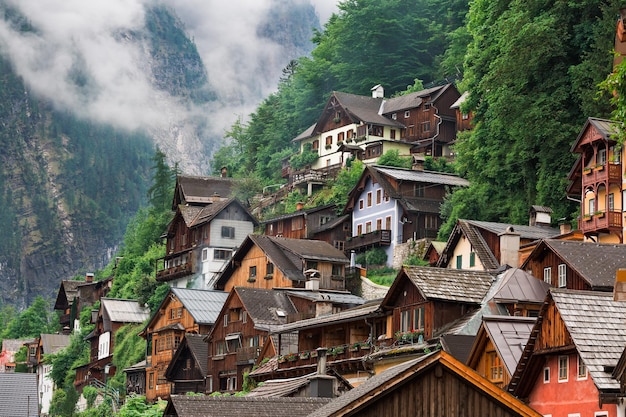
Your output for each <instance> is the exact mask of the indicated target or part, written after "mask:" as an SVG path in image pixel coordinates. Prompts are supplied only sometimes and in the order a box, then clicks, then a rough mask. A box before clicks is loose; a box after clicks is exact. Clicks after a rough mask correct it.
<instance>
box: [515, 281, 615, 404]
mask: <svg viewBox="0 0 626 417" xmlns="http://www.w3.org/2000/svg"><path fill="white" fill-rule="evenodd" d="M551 302H552V303H553V304H554V306H555V308H556V309H557V310H558V313H559V315H560V317H561V320H563V324H564V325H565V328H566V329H567V331H568V333H569V335H570V337H571V338H572V341H573V343H574V347H575V348H576V351H577V352H578V355H579V356H580V357H581V359H582V360H583V362H584V364H585V365H586V367H587V370H588V371H589V375H590V376H591V378H592V380H593V382H594V383H595V385H596V387H597V388H598V390H599V391H600V392H601V393H602V392H603V391H604V392H607V391H608V392H618V391H619V382H618V381H617V380H615V379H614V378H613V376H612V370H613V368H615V366H616V365H617V363H618V361H619V359H620V356H621V354H622V351H623V350H624V346H626V303H624V302H620V301H614V300H613V294H612V293H609V292H601V291H581V290H566V289H561V288H552V289H551V290H550V292H549V293H548V296H547V298H546V302H545V303H544V305H543V307H542V309H541V311H540V312H539V317H538V318H537V322H536V323H535V326H534V327H533V330H532V332H531V335H530V337H529V340H528V343H527V344H526V347H525V348H524V352H523V354H522V357H524V358H527V359H526V361H524V362H526V363H525V365H526V366H522V363H521V362H522V361H520V364H518V366H517V369H516V370H515V373H514V374H513V377H512V378H511V383H510V384H509V388H508V389H509V391H511V392H514V393H515V395H518V396H521V397H525V396H527V395H528V393H529V392H530V390H531V389H532V385H533V384H534V381H535V378H536V375H537V374H538V372H540V370H541V366H543V365H542V364H543V363H544V362H543V361H544V358H543V356H541V358H537V355H533V351H534V347H535V342H536V339H537V336H538V334H539V333H540V332H541V328H542V326H543V325H544V320H543V317H544V315H545V313H546V311H547V309H548V307H549V306H550V305H551ZM545 325H546V326H551V325H553V324H552V323H546V324H545ZM539 362H540V364H539ZM538 364H539V365H538Z"/></svg>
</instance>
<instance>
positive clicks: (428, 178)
mask: <svg viewBox="0 0 626 417" xmlns="http://www.w3.org/2000/svg"><path fill="white" fill-rule="evenodd" d="M374 168H376V170H378V171H380V172H382V173H383V174H385V175H387V176H389V177H391V178H394V179H396V180H402V181H413V182H425V183H430V184H444V185H451V186H458V187H468V186H469V181H468V180H466V179H465V178H461V177H459V176H458V175H454V174H447V173H443V172H434V171H416V170H414V169H406V168H395V167H387V166H380V165H377V166H375V167H374Z"/></svg>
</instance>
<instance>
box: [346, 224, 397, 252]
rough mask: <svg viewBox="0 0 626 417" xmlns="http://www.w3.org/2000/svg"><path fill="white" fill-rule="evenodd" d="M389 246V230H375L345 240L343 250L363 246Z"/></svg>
mask: <svg viewBox="0 0 626 417" xmlns="http://www.w3.org/2000/svg"><path fill="white" fill-rule="evenodd" d="M390 244H391V230H385V229H383V230H375V231H373V232H370V233H365V234H363V235H359V236H353V237H351V238H348V239H347V240H346V245H345V250H346V251H348V250H352V249H359V248H362V247H364V246H381V245H385V246H388V245H390Z"/></svg>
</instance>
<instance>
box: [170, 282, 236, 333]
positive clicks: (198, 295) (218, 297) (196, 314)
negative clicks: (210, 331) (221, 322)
mask: <svg viewBox="0 0 626 417" xmlns="http://www.w3.org/2000/svg"><path fill="white" fill-rule="evenodd" d="M170 291H172V293H173V294H174V295H175V296H176V298H178V299H179V300H180V302H181V303H183V306H184V307H185V309H186V310H187V311H188V312H189V314H191V316H192V317H193V319H194V320H195V321H196V323H198V324H214V323H215V322H216V321H217V317H218V315H219V313H220V311H221V310H222V306H223V305H224V302H226V298H227V297H228V293H227V292H224V291H215V290H195V289H189V288H171V289H170Z"/></svg>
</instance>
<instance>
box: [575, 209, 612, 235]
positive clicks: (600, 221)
mask: <svg viewBox="0 0 626 417" xmlns="http://www.w3.org/2000/svg"><path fill="white" fill-rule="evenodd" d="M621 229H622V213H621V212H619V211H609V212H606V213H604V212H602V213H596V214H593V215H591V216H583V217H582V218H581V220H580V230H582V232H583V233H585V234H586V233H598V232H606V233H608V232H611V231H614V230H621Z"/></svg>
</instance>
